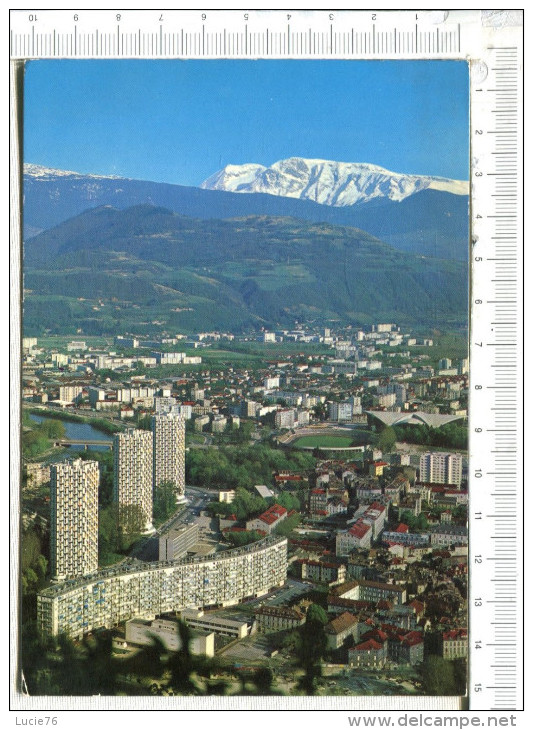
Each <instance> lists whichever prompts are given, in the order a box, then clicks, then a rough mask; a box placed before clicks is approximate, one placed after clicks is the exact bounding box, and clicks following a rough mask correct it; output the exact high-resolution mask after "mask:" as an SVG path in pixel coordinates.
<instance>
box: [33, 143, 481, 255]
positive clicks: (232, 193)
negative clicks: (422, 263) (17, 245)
mask: <svg viewBox="0 0 533 730" xmlns="http://www.w3.org/2000/svg"><path fill="white" fill-rule="evenodd" d="M23 192H24V239H25V240H28V239H30V238H31V237H32V236H35V235H36V234H38V233H40V232H42V231H43V230H47V229H49V228H51V227H53V226H55V225H57V224H59V223H61V222H63V221H65V220H67V219H69V218H72V217H73V216H76V215H78V214H79V213H81V212H83V211H85V210H87V209H89V208H94V207H97V206H101V205H111V206H113V207H116V208H118V209H124V208H128V207H131V206H135V205H138V204H144V203H147V204H151V205H156V206H162V207H165V208H167V209H169V210H171V211H173V212H175V213H179V214H181V215H185V216H190V217H194V218H199V219H204V220H209V219H224V218H232V217H242V216H250V215H252V216H253V215H267V216H275V217H279V216H290V217H294V218H299V219H301V220H304V221H309V222H314V223H328V224H331V225H341V226H352V227H355V228H359V229H362V230H365V231H367V232H368V233H370V234H371V235H373V236H376V237H377V238H379V239H381V240H383V241H385V242H386V243H389V244H390V245H391V246H393V247H395V248H397V249H400V250H403V251H410V252H414V253H420V254H423V255H425V256H433V257H437V258H446V259H458V260H463V261H464V260H466V259H467V258H468V195H466V194H465V193H466V192H467V183H465V182H463V181H454V180H448V179H445V178H436V177H427V176H426V177H423V176H415V175H401V174H399V173H391V172H389V171H387V170H384V169H383V168H380V167H377V166H375V165H368V164H361V163H338V162H332V161H324V160H305V159H303V158H290V159H288V160H282V161H280V162H278V163H275V165H272V166H271V167H270V168H265V167H263V166H261V165H235V166H227V167H226V168H224V169H223V170H221V171H219V172H218V173H216V174H215V175H213V176H211V177H210V178H208V180H206V181H205V182H204V183H203V184H202V187H200V188H197V187H186V186H180V185H171V184H167V183H156V182H150V181H145V180H131V179H127V178H121V177H113V176H108V177H105V176H99V175H86V174H81V173H77V172H72V171H65V170H55V169H49V168H44V167H41V166H39V165H32V164H26V165H24V180H23Z"/></svg>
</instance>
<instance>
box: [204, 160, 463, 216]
mask: <svg viewBox="0 0 533 730" xmlns="http://www.w3.org/2000/svg"><path fill="white" fill-rule="evenodd" d="M200 187H202V188H204V189H207V190H225V191H230V192H235V193H268V194H269V195H279V196H283V197H289V198H300V199H305V200H312V201H313V202H315V203H320V204H322V205H332V206H336V207H344V206H350V205H356V204H359V203H366V202H369V201H371V200H376V199H378V198H386V199H388V200H393V201H401V200H404V199H405V198H408V197H409V196H410V195H413V193H418V192H420V191H421V190H427V189H432V190H441V191H444V192H447V193H452V194H454V195H467V194H468V182H467V181H465V180H450V179H448V178H443V177H431V176H424V175H404V174H402V173H397V172H390V171H389V170H385V168H383V167H378V166H377V165H370V164H367V163H363V162H334V161H332V160H308V159H304V158H302V157H289V158H288V159H287V160H279V161H278V162H275V163H274V164H273V165H271V166H270V167H264V166H263V165H256V164H245V165H226V167H224V168H223V169H222V170H220V171H219V172H216V173H215V174H214V175H211V177H209V178H207V180H205V181H204V182H203V183H202V184H201V186H200Z"/></svg>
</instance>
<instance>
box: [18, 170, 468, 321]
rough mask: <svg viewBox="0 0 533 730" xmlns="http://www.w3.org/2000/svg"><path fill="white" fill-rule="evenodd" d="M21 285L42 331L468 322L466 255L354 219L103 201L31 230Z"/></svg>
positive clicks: (27, 317) (29, 316)
mask: <svg viewBox="0 0 533 730" xmlns="http://www.w3.org/2000/svg"><path fill="white" fill-rule="evenodd" d="M57 179H58V178H56V177H55V176H54V180H55V181H54V184H57ZM63 180H71V179H70V176H69V175H65V176H64V177H63ZM71 183H72V180H71ZM83 184H84V185H86V184H88V182H87V179H85V180H84V181H83ZM110 184H112V185H122V184H123V182H122V181H121V180H120V181H117V180H114V181H112V182H110ZM98 185H100V178H98ZM205 192H209V191H205ZM438 192H439V191H426V193H438ZM211 194H212V195H218V194H220V193H216V192H212V193H211ZM228 194H229V193H228ZM419 194H420V195H422V194H423V193H419ZM234 195H235V196H236V197H243V196H242V195H241V194H240V193H238V194H237V193H235V194H234ZM249 197H251V198H255V197H257V194H253V195H250V196H249ZM269 197H272V196H269ZM412 197H415V196H412ZM408 200H409V199H407V200H406V201H403V203H402V202H400V203H395V205H403V204H405V203H407V202H408ZM369 205H370V204H369ZM323 207H325V206H323ZM24 287H25V294H24V323H25V331H26V332H27V333H28V334H35V335H38V334H40V333H42V332H44V331H45V330H51V331H52V332H64V333H71V332H72V333H75V332H77V331H78V330H81V331H82V332H83V333H85V334H104V333H105V334H116V333H120V332H127V331H133V332H137V333H142V332H154V331H183V332H187V331H195V330H198V329H206V328H207V329H210V328H218V329H231V330H234V331H236V330H238V329H243V328H248V327H253V328H257V327H260V326H266V327H276V326H288V325H292V324H293V323H294V320H295V319H299V320H300V321H306V322H317V323H325V322H328V321H331V320H334V321H340V322H343V323H360V324H365V323H370V322H375V321H379V320H382V321H396V322H399V323H405V324H408V325H423V326H425V327H428V326H429V327H434V326H451V327H464V325H465V324H466V319H467V312H468V308H467V296H468V270H467V265H466V263H465V262H464V261H453V260H449V259H448V260H444V259H436V258H433V257H425V256H422V255H420V254H413V253H407V252H404V251H399V250H397V249H395V248H393V247H391V246H390V245H388V244H387V243H384V242H383V241H380V240H379V239H378V238H376V237H375V236H372V235H371V234H369V233H368V232H365V231H363V230H360V229H357V228H354V227H353V226H350V227H348V226H337V225H331V224H329V223H313V222H309V221H305V220H302V219H296V218H292V217H288V216H283V217H280V216H272V215H246V216H239V217H232V218H226V219H199V218H192V217H187V216H183V215H180V214H177V213H175V212H174V211H173V210H169V209H167V208H163V207H161V206H153V205H146V204H143V205H136V206H133V207H130V208H127V209H123V210H120V209H117V208H114V207H111V206H99V207H96V208H93V209H90V210H86V211H85V212H83V213H81V214H79V215H76V216H74V217H72V218H70V219H69V220H67V221H63V222H61V223H60V224H59V225H57V226H54V227H52V228H50V229H49V230H46V231H44V232H42V233H40V234H39V235H37V236H34V237H31V238H29V239H28V240H27V241H26V242H25V245H24Z"/></svg>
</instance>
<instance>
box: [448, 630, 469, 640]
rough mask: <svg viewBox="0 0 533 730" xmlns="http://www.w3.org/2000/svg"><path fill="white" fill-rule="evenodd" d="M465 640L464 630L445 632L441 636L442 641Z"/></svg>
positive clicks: (466, 635)
mask: <svg viewBox="0 0 533 730" xmlns="http://www.w3.org/2000/svg"><path fill="white" fill-rule="evenodd" d="M466 638H468V631H467V630H466V629H452V630H451V631H445V632H444V633H443V635H442V639H443V641H457V640H459V639H466Z"/></svg>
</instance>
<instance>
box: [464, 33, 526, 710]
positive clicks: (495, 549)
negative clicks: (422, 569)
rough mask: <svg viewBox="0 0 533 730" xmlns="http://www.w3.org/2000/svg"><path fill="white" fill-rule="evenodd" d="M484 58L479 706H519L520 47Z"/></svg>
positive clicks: (477, 113) (477, 277) (476, 106)
mask: <svg viewBox="0 0 533 730" xmlns="http://www.w3.org/2000/svg"><path fill="white" fill-rule="evenodd" d="M485 62H486V67H487V76H486V79H485V80H484V81H483V82H481V83H476V82H473V83H472V88H471V99H472V103H471V113H472V143H473V144H472V172H471V174H472V184H473V206H472V230H473V234H474V237H473V240H474V241H475V243H474V244H473V247H472V315H471V316H472V319H471V322H472V330H471V331H472V338H471V366H472V379H471V383H470V388H471V398H470V406H471V408H470V502H471V507H470V510H471V511H470V516H471V519H470V544H471V558H470V564H471V567H472V570H471V572H470V611H469V614H470V627H471V630H470V634H471V635H470V642H471V643H470V647H471V649H470V680H471V681H470V706H471V708H472V709H490V710H511V709H520V708H521V707H523V649H522V644H523V642H522V637H523V494H522V489H521V487H522V476H523V474H522V445H521V443H520V434H521V427H522V408H523V406H522V401H523V398H522V395H523V387H522V382H521V368H522V355H523V341H522V309H521V306H522V305H521V302H522V297H523V291H522V273H521V269H522V247H521V244H522V241H521V225H522V221H521V183H522V169H521V163H522V160H521V141H522V137H521V132H522V130H521V122H520V110H521V66H520V64H521V55H520V49H519V48H518V46H511V45H509V46H505V47H495V48H489V49H487V52H486V57H485ZM476 193H477V195H476Z"/></svg>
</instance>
